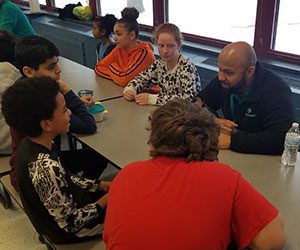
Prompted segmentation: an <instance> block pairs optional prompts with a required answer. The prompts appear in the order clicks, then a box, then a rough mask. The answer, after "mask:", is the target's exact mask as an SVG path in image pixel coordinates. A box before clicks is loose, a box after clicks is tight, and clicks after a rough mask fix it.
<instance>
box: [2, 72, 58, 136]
mask: <svg viewBox="0 0 300 250" xmlns="http://www.w3.org/2000/svg"><path fill="white" fill-rule="evenodd" d="M58 91H59V85H58V83H57V82H56V81H55V80H53V79H51V78H50V77H33V78H20V79H19V80H17V81H16V82H15V83H14V84H13V85H11V86H10V87H9V88H7V89H6V90H5V92H4V93H3V97H2V101H1V105H2V113H3V115H4V117H5V120H6V123H7V124H8V125H9V126H10V127H12V128H13V129H15V130H17V131H18V132H20V133H23V134H25V135H28V136H30V137H37V136H39V135H41V134H42V132H43V130H42V128H41V125H40V122H41V121H42V120H44V119H50V118H51V117H52V116H53V113H54V110H55V108H56V106H57V103H56V96H57V94H58V93H59V92H58Z"/></svg>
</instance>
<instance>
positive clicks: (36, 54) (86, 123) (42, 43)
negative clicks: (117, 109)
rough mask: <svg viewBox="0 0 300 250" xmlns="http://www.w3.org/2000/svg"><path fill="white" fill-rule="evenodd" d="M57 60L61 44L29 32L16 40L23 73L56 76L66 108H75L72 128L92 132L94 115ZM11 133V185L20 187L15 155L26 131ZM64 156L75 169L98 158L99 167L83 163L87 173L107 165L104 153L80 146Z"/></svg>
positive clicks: (94, 171) (71, 167)
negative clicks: (68, 83)
mask: <svg viewBox="0 0 300 250" xmlns="http://www.w3.org/2000/svg"><path fill="white" fill-rule="evenodd" d="M58 60H59V50H58V48H57V47H56V46H55V45H54V44H53V43H52V42H50V41H49V40H47V39H46V38H43V37H40V36H29V37H24V38H22V39H21V40H19V41H18V42H17V43H16V48H15V61H16V65H17V67H18V68H19V70H20V72H21V73H22V75H23V76H24V77H28V78H32V77H37V76H48V77H51V78H52V79H54V80H56V81H57V82H58V83H59V87H60V88H59V90H60V93H61V94H62V95H63V96H64V98H65V100H66V105H67V108H68V109H70V110H71V112H72V114H71V121H70V132H73V133H79V134H92V133H94V132H95V131H96V130H97V125H96V122H95V120H94V117H93V116H92V115H91V114H90V113H89V111H88V109H87V107H86V106H85V104H84V103H83V102H82V101H81V100H80V99H79V97H78V96H77V95H75V93H74V92H73V91H72V90H71V89H70V87H69V86H68V85H67V84H66V83H65V82H64V81H63V80H62V79H61V78H60V73H61V68H60V67H59V65H58ZM85 101H86V102H89V101H90V99H86V100H85ZM11 136H12V150H13V153H12V156H11V158H10V165H11V167H12V170H11V172H10V177H11V183H12V185H13V186H14V187H15V189H16V190H18V187H17V184H16V176H15V175H16V173H15V169H14V159H15V155H16V151H17V148H18V146H19V144H20V142H21V141H22V139H23V138H24V137H25V136H26V135H24V134H22V133H20V131H16V130H15V129H14V128H11ZM87 155H88V156H87ZM63 160H64V161H65V164H66V165H67V166H68V167H69V170H70V171H71V172H72V173H77V172H80V171H82V170H83V169H81V167H82V166H83V163H84V162H86V161H87V160H88V161H89V162H95V163H96V162H97V163H98V167H96V168H95V167H93V166H91V165H90V164H89V162H86V164H84V166H85V168H84V176H85V177H95V176H99V175H100V173H101V172H102V171H103V168H105V167H106V165H107V161H106V160H105V159H104V158H103V157H101V156H100V155H99V154H97V153H94V152H93V151H91V150H77V151H75V153H74V152H73V151H63Z"/></svg>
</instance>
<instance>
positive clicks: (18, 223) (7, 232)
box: [0, 138, 118, 250]
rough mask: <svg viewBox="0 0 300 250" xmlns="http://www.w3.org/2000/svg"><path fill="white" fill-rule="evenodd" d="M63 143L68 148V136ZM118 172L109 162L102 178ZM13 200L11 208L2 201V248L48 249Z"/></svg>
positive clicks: (8, 249)
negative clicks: (6, 206)
mask: <svg viewBox="0 0 300 250" xmlns="http://www.w3.org/2000/svg"><path fill="white" fill-rule="evenodd" d="M62 144H63V148H67V147H66V144H67V143H66V138H63V140H62ZM117 173H118V170H117V169H116V168H115V167H113V166H112V165H110V164H108V167H107V168H106V169H105V170H104V172H103V173H102V175H101V177H100V179H102V180H112V179H113V178H114V177H115V175H116V174H117ZM0 192H2V187H1V185H0ZM12 202H13V207H12V208H9V209H5V208H4V207H3V206H2V204H1V203H0V250H24V249H30V250H47V247H46V246H45V245H43V244H42V243H40V242H39V240H38V239H37V235H36V232H35V230H34V228H33V226H32V225H31V223H30V221H29V219H28V218H27V216H26V215H25V213H24V212H23V210H22V209H21V208H19V207H18V205H16V204H15V203H14V201H13V200H12Z"/></svg>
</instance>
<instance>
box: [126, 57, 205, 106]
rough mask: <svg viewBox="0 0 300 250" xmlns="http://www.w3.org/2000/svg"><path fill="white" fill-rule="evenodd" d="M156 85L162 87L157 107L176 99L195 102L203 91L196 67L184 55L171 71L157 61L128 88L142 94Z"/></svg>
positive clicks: (160, 61)
mask: <svg viewBox="0 0 300 250" xmlns="http://www.w3.org/2000/svg"><path fill="white" fill-rule="evenodd" d="M154 85H159V87H160V93H159V94H158V95H157V99H156V103H153V104H156V105H163V104H165V103H166V102H167V101H168V100H170V99H172V98H174V97H179V98H183V99H189V100H191V101H193V100H194V99H195V98H196V96H197V95H198V93H199V92H200V91H201V89H202V87H201V81H200V77H199V75H198V73H197V69H196V67H195V65H194V64H193V63H192V61H191V60H190V59H189V58H186V57H184V56H182V55H181V56H180V58H179V60H178V63H177V65H176V67H175V68H174V69H173V70H171V71H169V70H168V68H167V65H166V63H165V62H164V61H162V60H161V59H159V60H157V61H155V62H154V63H153V64H152V65H151V66H150V67H149V68H148V69H147V70H145V71H143V72H141V73H140V74H138V75H137V76H136V77H135V78H134V79H132V80H131V81H130V82H129V83H128V85H127V87H126V88H127V89H135V90H136V91H137V93H141V92H147V91H148V90H149V89H150V88H151V87H152V86H154Z"/></svg>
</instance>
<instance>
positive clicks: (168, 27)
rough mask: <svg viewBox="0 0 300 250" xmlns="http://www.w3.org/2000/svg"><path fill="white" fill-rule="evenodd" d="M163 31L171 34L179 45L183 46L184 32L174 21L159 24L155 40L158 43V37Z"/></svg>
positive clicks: (155, 32)
mask: <svg viewBox="0 0 300 250" xmlns="http://www.w3.org/2000/svg"><path fill="white" fill-rule="evenodd" d="M161 33H169V34H171V35H172V36H173V37H174V39H175V41H176V42H177V44H178V46H179V47H181V44H182V34H181V32H180V30H179V28H178V27H177V26H176V25H175V24H172V23H163V24H161V25H159V26H158V27H157V28H156V30H155V31H154V40H155V43H157V39H158V37H159V35H160V34H161Z"/></svg>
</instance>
